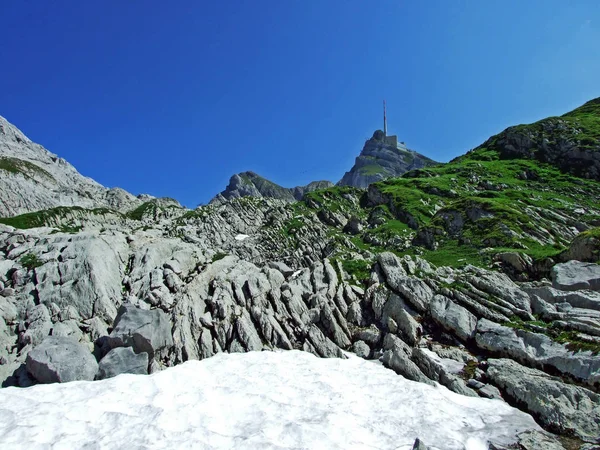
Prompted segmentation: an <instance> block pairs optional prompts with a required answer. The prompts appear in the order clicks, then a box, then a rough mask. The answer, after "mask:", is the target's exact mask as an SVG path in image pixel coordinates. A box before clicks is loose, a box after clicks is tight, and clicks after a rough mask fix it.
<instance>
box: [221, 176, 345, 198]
mask: <svg viewBox="0 0 600 450" xmlns="http://www.w3.org/2000/svg"><path fill="white" fill-rule="evenodd" d="M331 186H333V183H331V182H329V181H313V182H312V183H309V184H307V185H306V186H297V187H294V188H284V187H282V186H279V185H278V184H275V183H273V182H272V181H269V180H267V179H266V178H263V177H261V176H260V175H258V174H256V173H254V172H242V173H239V174H236V175H233V176H232V177H231V178H230V180H229V184H228V185H227V187H226V188H225V190H224V191H223V192H221V193H219V194H217V195H216V196H215V197H214V198H213V199H212V200H211V201H210V203H222V202H225V201H227V200H231V199H232V198H240V197H259V198H262V197H266V198H275V199H278V200H284V201H286V202H293V201H296V200H301V199H302V197H303V196H304V194H305V193H307V192H312V191H315V190H317V189H325V188H328V187H331Z"/></svg>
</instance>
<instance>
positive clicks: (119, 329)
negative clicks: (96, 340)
mask: <svg viewBox="0 0 600 450" xmlns="http://www.w3.org/2000/svg"><path fill="white" fill-rule="evenodd" d="M108 342H109V345H110V347H112V348H115V347H133V350H134V351H135V352H136V353H142V352H146V353H148V356H149V357H150V359H152V358H153V357H154V353H155V352H156V351H158V350H161V349H163V348H165V347H170V346H172V345H173V336H172V335H171V324H170V322H169V318H168V316H167V315H166V314H165V313H164V312H163V311H161V310H159V309H152V310H142V309H139V308H136V307H135V306H133V305H128V304H125V305H123V306H121V308H119V313H118V315H117V318H116V320H115V323H114V326H113V330H112V332H111V333H110V335H109V339H108Z"/></svg>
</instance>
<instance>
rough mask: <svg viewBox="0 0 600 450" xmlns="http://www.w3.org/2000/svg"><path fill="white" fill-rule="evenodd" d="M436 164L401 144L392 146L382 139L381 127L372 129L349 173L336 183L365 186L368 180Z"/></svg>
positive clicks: (399, 174) (392, 175)
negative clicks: (373, 131) (371, 134)
mask: <svg viewBox="0 0 600 450" xmlns="http://www.w3.org/2000/svg"><path fill="white" fill-rule="evenodd" d="M434 164H437V163H436V162H435V161H433V160H431V159H429V158H427V157H426V156H423V155H421V154H420V153H417V152H414V151H412V150H408V149H407V148H406V147H405V146H404V145H403V144H399V145H398V146H394V145H392V144H389V143H387V142H386V141H385V136H384V135H383V132H382V131H381V130H377V131H375V133H373V137H372V138H371V139H369V140H368V141H367V142H366V143H365V146H364V147H363V149H362V151H361V152H360V155H359V156H358V157H357V158H356V162H355V163H354V166H353V167H352V169H350V171H349V172H346V173H345V174H344V176H343V177H342V179H341V180H340V181H339V182H338V183H337V184H338V186H354V187H359V188H366V187H367V186H369V184H371V183H375V182H377V181H381V180H385V179H387V178H392V177H399V176H401V175H402V174H404V173H406V172H408V171H409V170H412V169H420V168H422V167H427V166H431V165H434Z"/></svg>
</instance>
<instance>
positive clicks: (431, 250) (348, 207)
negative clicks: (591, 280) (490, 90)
mask: <svg viewBox="0 0 600 450" xmlns="http://www.w3.org/2000/svg"><path fill="white" fill-rule="evenodd" d="M507 136H508V137H509V138H510V139H509V138H508V137H507ZM532 136H533V138H532ZM599 139H600V99H596V100H592V101H590V102H588V103H586V104H585V105H583V106H582V107H580V108H577V109H576V110H574V111H572V112H570V113H567V114H565V115H564V116H562V117H560V118H548V119H544V120H542V121H539V122H536V123H534V124H531V125H521V126H517V127H511V128H509V129H507V130H505V131H503V132H502V133H500V134H499V135H496V136H494V137H492V138H490V139H489V140H488V141H487V142H486V143H484V144H483V145H482V146H480V147H478V148H476V149H475V150H473V151H471V152H469V153H467V154H466V155H464V156H462V157H459V158H457V159H455V160H453V161H451V162H450V163H448V164H445V165H439V166H435V167H429V168H425V169H420V170H416V171H412V172H409V173H407V174H405V175H404V176H403V177H401V178H394V179H390V180H386V181H382V182H379V183H375V184H372V185H371V186H370V187H369V189H368V191H367V192H366V193H364V192H363V193H359V192H353V193H352V194H351V193H350V192H344V191H342V190H340V189H339V188H335V189H328V190H324V191H319V192H315V193H312V194H310V195H309V196H307V198H306V201H305V202H304V204H305V205H306V206H307V207H308V208H310V209H313V210H314V209H316V210H317V211H318V210H320V209H328V210H330V211H334V212H337V213H338V214H342V215H345V216H346V217H351V216H356V217H357V218H360V219H361V220H362V221H363V222H364V229H363V230H362V231H361V232H360V233H358V234H355V235H353V236H352V238H351V241H352V242H353V243H354V245H355V247H356V248H355V249H354V250H357V251H359V252H361V251H362V252H377V251H380V250H382V249H383V248H386V249H389V250H393V251H396V252H397V253H399V254H403V253H412V254H415V253H416V254H421V255H422V256H424V257H426V258H427V259H429V260H430V261H432V262H434V263H437V264H449V265H461V264H465V263H474V264H489V263H490V262H491V260H492V257H493V256H494V255H495V254H497V253H501V252H506V251H515V252H520V253H524V254H527V255H529V256H531V257H532V258H534V259H540V258H545V257H552V256H555V255H557V254H559V253H560V252H561V251H563V250H564V249H565V248H566V247H567V246H568V245H569V243H570V242H571V241H572V239H573V238H574V237H575V236H576V235H577V234H578V233H580V232H582V231H585V230H588V229H591V228H593V227H594V226H598V225H600V201H599V199H600V183H599V182H598V181H596V179H595V178H596V177H594V176H591V175H593V171H592V170H591V169H590V167H589V166H590V165H589V164H588V165H587V166H586V167H587V169H586V170H587V172H586V171H583V172H582V170H581V168H582V166H584V165H585V164H583V163H584V162H585V161H584V159H585V158H587V157H588V155H589V152H591V151H594V152H595V151H596V150H597V149H600V141H599ZM508 141H510V142H512V143H513V144H514V143H515V142H521V144H522V145H521V147H518V146H515V145H513V146H512V147H510V145H509V144H506V143H507V142H508ZM540 142H541V143H542V144H543V145H541V144H540V148H539V149H537V150H536V151H531V150H532V148H534V146H535V145H536V143H540ZM503 143H504V144H503ZM511 145H512V144H511ZM509 147H510V148H509ZM509 150H510V151H509ZM561 151H563V153H561ZM573 154H575V155H576V156H573ZM597 161H598V160H597ZM350 195H353V196H355V197H356V201H354V202H352V201H350V200H348V198H350V197H349V196H350ZM374 216H377V217H378V219H377V220H376V219H374ZM340 231H341V232H342V233H344V231H343V230H337V232H340ZM332 233H334V234H335V232H334V231H332ZM344 234H345V233H344ZM394 238H395V239H394ZM350 250H352V249H350Z"/></svg>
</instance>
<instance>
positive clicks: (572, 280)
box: [551, 261, 600, 291]
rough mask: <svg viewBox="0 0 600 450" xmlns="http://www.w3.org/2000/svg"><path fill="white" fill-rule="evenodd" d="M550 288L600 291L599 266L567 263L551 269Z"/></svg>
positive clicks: (577, 262)
mask: <svg viewBox="0 0 600 450" xmlns="http://www.w3.org/2000/svg"><path fill="white" fill-rule="evenodd" d="M551 275H552V286H553V287H555V288H556V289H560V290H563V291H576V290H578V289H591V290H594V291H599V290H600V265H598V264H594V263H584V262H580V261H569V262H566V263H563V264H557V265H555V266H554V267H553V268H552V272H551Z"/></svg>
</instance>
